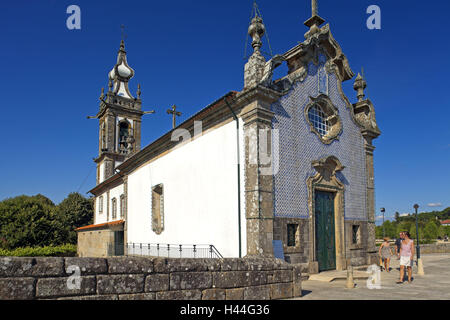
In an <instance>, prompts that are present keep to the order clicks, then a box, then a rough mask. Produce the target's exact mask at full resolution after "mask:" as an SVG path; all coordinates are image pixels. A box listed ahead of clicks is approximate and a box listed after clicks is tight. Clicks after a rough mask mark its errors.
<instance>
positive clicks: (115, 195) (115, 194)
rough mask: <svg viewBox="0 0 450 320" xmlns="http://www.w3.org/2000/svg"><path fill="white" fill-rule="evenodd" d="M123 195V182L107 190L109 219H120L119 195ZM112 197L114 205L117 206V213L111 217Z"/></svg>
mask: <svg viewBox="0 0 450 320" xmlns="http://www.w3.org/2000/svg"><path fill="white" fill-rule="evenodd" d="M121 195H123V184H121V185H119V186H117V187H115V188H112V189H110V190H109V221H108V222H110V221H117V220H121V219H122V218H121V217H120V196H121ZM113 199H116V206H117V214H116V217H115V218H113V212H112V210H113V207H112V201H113Z"/></svg>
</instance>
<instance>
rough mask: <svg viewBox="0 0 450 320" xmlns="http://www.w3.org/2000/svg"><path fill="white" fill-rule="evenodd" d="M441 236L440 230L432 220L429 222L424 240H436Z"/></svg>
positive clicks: (425, 229)
mask: <svg viewBox="0 0 450 320" xmlns="http://www.w3.org/2000/svg"><path fill="white" fill-rule="evenodd" d="M438 235H439V228H438V226H437V225H436V223H435V222H434V221H432V220H430V221H428V223H427V224H426V225H425V228H424V234H423V238H424V239H425V240H428V241H430V240H436V239H437V237H438Z"/></svg>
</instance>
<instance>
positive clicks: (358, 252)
mask: <svg viewBox="0 0 450 320" xmlns="http://www.w3.org/2000/svg"><path fill="white" fill-rule="evenodd" d="M323 23H324V20H323V19H322V18H321V17H320V16H319V15H318V13H317V6H316V2H315V1H313V10H312V17H311V18H310V19H309V20H308V21H306V22H305V25H306V26H307V27H309V31H308V32H307V33H306V34H305V41H304V42H302V43H300V44H298V45H297V46H295V47H293V48H292V49H290V50H289V51H287V52H286V53H284V54H281V55H275V56H274V57H272V58H271V59H270V60H269V61H266V59H265V58H264V56H263V55H262V54H261V52H260V48H261V46H262V36H263V35H264V32H265V26H264V24H263V21H262V18H261V17H260V16H259V15H258V14H257V13H256V14H255V16H254V18H253V19H252V21H251V23H250V26H249V29H248V32H249V35H250V36H251V37H252V40H253V41H252V47H253V49H254V51H253V54H252V56H251V57H250V58H249V61H248V62H247V63H246V65H245V70H244V88H243V90H241V91H239V92H236V91H231V92H229V93H227V94H226V95H224V96H223V97H221V98H219V99H218V100H217V101H215V102H213V103H211V104H210V105H209V106H207V107H205V108H203V109H201V110H200V111H199V112H198V113H196V114H195V115H193V116H192V117H190V118H189V119H188V120H186V121H184V122H183V123H181V124H180V125H178V126H176V127H174V128H173V130H171V131H170V132H168V133H166V134H165V135H163V136H161V137H160V138H159V139H157V140H156V141H154V142H152V143H151V144H149V145H147V146H146V147H145V148H141V145H140V135H141V133H140V132H141V120H142V116H143V115H144V113H145V112H144V111H143V110H142V103H141V99H140V86H139V87H138V92H137V94H136V95H137V96H136V97H133V95H132V94H131V93H130V91H129V88H128V82H129V80H130V79H131V78H132V77H133V75H134V70H133V69H132V68H131V67H130V66H129V65H128V62H127V56H126V52H125V46H124V43H123V41H122V43H121V46H120V50H119V53H118V59H117V63H116V65H115V66H114V68H113V70H112V71H111V72H110V73H109V81H110V82H109V89H108V92H107V93H106V94H105V93H104V92H103V91H102V95H101V97H100V100H101V102H100V110H99V112H98V114H97V115H96V118H98V119H99V122H100V127H99V156H98V158H97V159H95V162H96V165H97V185H96V186H95V187H94V188H93V189H92V190H91V191H90V192H91V193H92V194H93V195H94V197H95V216H94V225H92V226H86V227H83V228H80V229H78V250H79V252H78V253H79V255H80V256H106V255H120V254H134V253H135V252H134V250H135V245H136V246H139V247H140V249H141V252H142V246H143V245H144V247H145V246H147V245H148V246H149V248H150V245H157V246H158V248H159V246H161V247H162V246H165V245H167V244H174V245H175V244H176V245H181V246H185V245H202V244H203V245H212V246H214V248H215V249H217V251H219V252H220V254H221V255H222V256H223V257H244V256H256V255H257V256H273V255H274V246H276V247H280V248H282V251H283V255H284V257H285V259H286V260H287V261H289V262H292V263H302V264H305V265H307V267H308V269H309V271H310V272H318V271H324V270H333V269H336V270H343V269H346V267H347V265H348V264H349V263H351V264H352V265H363V264H369V263H372V262H373V261H375V259H376V248H375V209H374V206H375V205H374V192H375V189H374V170H373V155H374V150H375V147H374V146H373V144H372V141H373V140H374V139H375V138H377V137H378V136H379V135H380V130H379V128H378V126H377V123H376V119H375V111H374V106H373V104H372V102H371V101H370V100H368V99H366V98H365V95H364V89H365V87H366V82H365V80H364V79H363V78H362V77H361V75H358V76H357V77H356V78H355V80H354V88H355V90H356V91H357V94H356V100H355V102H354V103H351V102H350V100H349V99H348V98H347V97H346V96H345V94H344V92H343V90H342V82H344V81H348V80H351V79H353V78H354V73H353V72H352V70H351V68H350V66H349V63H348V61H347V58H346V57H345V55H344V54H343V52H342V50H341V47H340V46H339V44H338V43H337V41H336V40H335V39H334V38H333V36H332V34H331V32H330V28H329V25H324V26H322V24H323ZM283 63H285V64H286V65H287V67H288V73H287V74H286V75H285V76H284V77H282V78H280V79H273V72H274V70H275V69H276V68H277V67H278V66H280V65H281V64H283ZM180 248H181V247H180ZM278 254H279V253H278Z"/></svg>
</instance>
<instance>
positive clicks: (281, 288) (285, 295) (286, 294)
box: [270, 282, 294, 299]
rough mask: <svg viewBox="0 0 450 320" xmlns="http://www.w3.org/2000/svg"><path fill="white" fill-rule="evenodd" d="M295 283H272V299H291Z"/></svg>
mask: <svg viewBox="0 0 450 320" xmlns="http://www.w3.org/2000/svg"><path fill="white" fill-rule="evenodd" d="M293 288H294V284H293V283H292V282H290V283H275V284H271V285H270V299H289V298H292V297H293V292H294V291H293V290H294V289H293Z"/></svg>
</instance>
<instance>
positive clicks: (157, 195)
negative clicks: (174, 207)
mask: <svg viewBox="0 0 450 320" xmlns="http://www.w3.org/2000/svg"><path fill="white" fill-rule="evenodd" d="M152 230H153V231H154V232H155V233H156V234H161V233H162V232H163V230H164V186H163V185H162V184H159V185H157V186H154V187H153V188H152Z"/></svg>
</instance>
